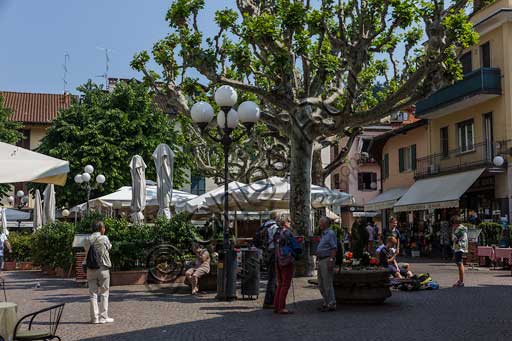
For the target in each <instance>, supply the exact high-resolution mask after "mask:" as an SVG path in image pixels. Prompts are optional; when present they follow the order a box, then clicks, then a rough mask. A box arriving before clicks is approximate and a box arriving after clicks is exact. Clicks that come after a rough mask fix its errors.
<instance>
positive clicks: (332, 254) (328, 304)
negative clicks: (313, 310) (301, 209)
mask: <svg viewBox="0 0 512 341" xmlns="http://www.w3.org/2000/svg"><path fill="white" fill-rule="evenodd" d="M318 225H319V227H320V233H321V239H320V242H319V243H318V247H317V249H316V256H317V258H318V288H319V289H320V294H321V295H322V298H323V304H322V306H321V307H320V311H322V312H326V311H335V310H336V297H335V295H334V287H333V279H334V262H335V260H336V253H337V252H338V242H337V240H336V233H335V232H334V231H333V230H332V229H331V221H330V219H329V218H327V217H322V218H320V220H319V222H318Z"/></svg>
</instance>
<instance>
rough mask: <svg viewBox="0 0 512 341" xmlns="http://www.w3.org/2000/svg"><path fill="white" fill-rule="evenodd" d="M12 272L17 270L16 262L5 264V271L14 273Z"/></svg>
mask: <svg viewBox="0 0 512 341" xmlns="http://www.w3.org/2000/svg"><path fill="white" fill-rule="evenodd" d="M12 270H16V262H15V261H9V262H4V271H12Z"/></svg>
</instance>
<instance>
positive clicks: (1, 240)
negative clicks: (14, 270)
mask: <svg viewBox="0 0 512 341" xmlns="http://www.w3.org/2000/svg"><path fill="white" fill-rule="evenodd" d="M5 247H7V249H8V250H9V253H12V247H11V244H10V243H9V240H7V234H6V233H5V232H2V234H1V235H0V271H1V270H3V269H4V249H5Z"/></svg>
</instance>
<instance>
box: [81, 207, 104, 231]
mask: <svg viewBox="0 0 512 341" xmlns="http://www.w3.org/2000/svg"><path fill="white" fill-rule="evenodd" d="M97 220H104V216H103V215H102V214H101V213H98V212H96V211H91V212H89V213H88V214H87V215H86V216H85V217H83V218H82V220H80V221H79V222H77V223H76V227H75V232H76V233H77V234H78V233H80V234H88V233H93V232H96V231H93V230H92V224H93V223H94V222H95V221H97Z"/></svg>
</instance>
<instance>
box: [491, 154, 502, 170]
mask: <svg viewBox="0 0 512 341" xmlns="http://www.w3.org/2000/svg"><path fill="white" fill-rule="evenodd" d="M492 163H494V165H495V166H496V167H501V166H503V164H504V163H505V159H504V158H503V156H501V155H496V156H495V157H494V159H493V160H492Z"/></svg>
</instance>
